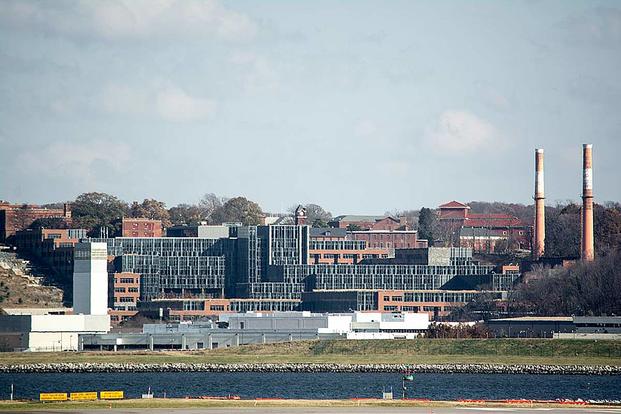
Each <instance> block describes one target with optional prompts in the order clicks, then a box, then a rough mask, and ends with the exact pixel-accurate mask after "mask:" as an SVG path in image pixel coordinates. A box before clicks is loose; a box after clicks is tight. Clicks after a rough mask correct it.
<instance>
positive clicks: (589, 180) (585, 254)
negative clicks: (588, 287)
mask: <svg viewBox="0 0 621 414" xmlns="http://www.w3.org/2000/svg"><path fill="white" fill-rule="evenodd" d="M545 239H546V213H545V194H544V184H543V150H542V149H536V150H535V240H534V246H533V256H534V258H535V259H539V258H540V257H542V256H543V254H544V252H545ZM580 257H581V258H582V260H585V261H592V260H593V259H594V258H595V249H594V247H593V145H592V144H584V145H583V146H582V211H581V240H580Z"/></svg>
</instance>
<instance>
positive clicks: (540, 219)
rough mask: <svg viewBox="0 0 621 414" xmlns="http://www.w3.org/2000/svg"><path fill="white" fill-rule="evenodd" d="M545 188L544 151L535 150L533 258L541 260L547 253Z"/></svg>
mask: <svg viewBox="0 0 621 414" xmlns="http://www.w3.org/2000/svg"><path fill="white" fill-rule="evenodd" d="M544 200H545V195H544V186H543V150H542V149H540V148H538V149H536V150H535V240H534V245H533V256H534V258H535V259H539V258H540V257H541V256H543V253H544V252H545V240H546V211H545V201H544Z"/></svg>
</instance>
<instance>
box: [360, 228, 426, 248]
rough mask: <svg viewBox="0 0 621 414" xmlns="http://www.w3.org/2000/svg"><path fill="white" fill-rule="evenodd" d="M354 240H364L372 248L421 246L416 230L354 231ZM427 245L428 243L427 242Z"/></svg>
mask: <svg viewBox="0 0 621 414" xmlns="http://www.w3.org/2000/svg"><path fill="white" fill-rule="evenodd" d="M349 237H350V238H351V239H352V240H364V241H366V242H367V247H368V248H370V249H411V248H416V247H420V245H419V243H418V239H417V233H416V231H415V230H401V231H399V230H395V231H392V230H387V231H384V230H373V231H352V232H350V236H349ZM425 245H426V243H425Z"/></svg>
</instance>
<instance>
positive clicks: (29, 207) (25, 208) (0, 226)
mask: <svg viewBox="0 0 621 414" xmlns="http://www.w3.org/2000/svg"><path fill="white" fill-rule="evenodd" d="M42 218H61V219H63V220H64V221H65V223H66V224H71V210H70V208H69V206H68V205H67V204H65V205H64V207H63V208H43V207H41V206H38V205H35V204H10V203H8V202H6V201H0V243H4V242H6V241H7V239H9V238H10V237H12V236H14V235H15V232H17V231H19V230H24V229H27V228H28V227H29V226H30V225H31V224H32V223H33V222H34V221H35V220H37V219H42Z"/></svg>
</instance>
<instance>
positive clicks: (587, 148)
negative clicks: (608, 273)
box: [580, 144, 595, 262]
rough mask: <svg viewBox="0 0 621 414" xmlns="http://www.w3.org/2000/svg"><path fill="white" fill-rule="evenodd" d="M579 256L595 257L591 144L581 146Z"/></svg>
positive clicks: (589, 258) (585, 257)
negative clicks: (580, 236) (580, 230)
mask: <svg viewBox="0 0 621 414" xmlns="http://www.w3.org/2000/svg"><path fill="white" fill-rule="evenodd" d="M580 256H581V258H582V260H584V261H588V262H590V261H592V260H593V259H594V258H595V248H594V247H593V144H584V145H583V146H582V240H581V249H580Z"/></svg>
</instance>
